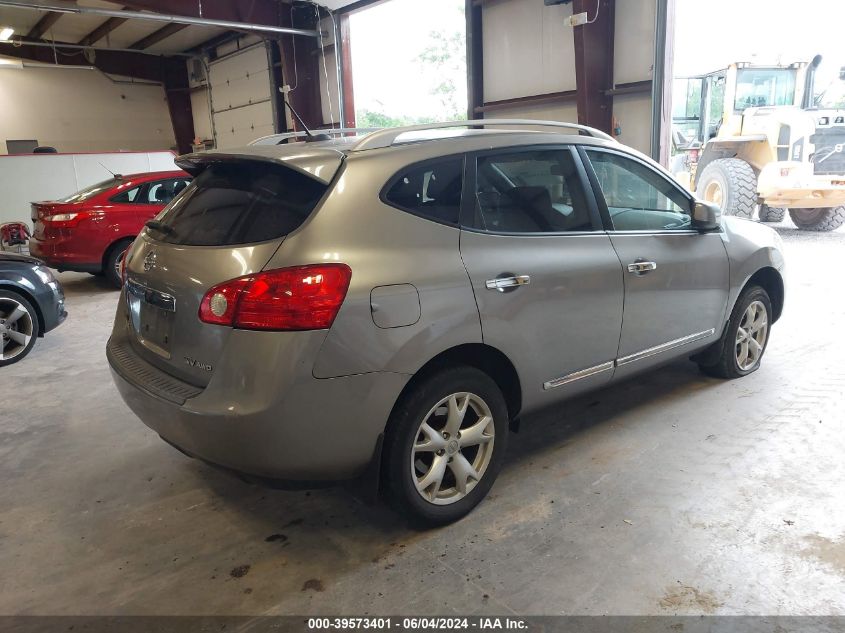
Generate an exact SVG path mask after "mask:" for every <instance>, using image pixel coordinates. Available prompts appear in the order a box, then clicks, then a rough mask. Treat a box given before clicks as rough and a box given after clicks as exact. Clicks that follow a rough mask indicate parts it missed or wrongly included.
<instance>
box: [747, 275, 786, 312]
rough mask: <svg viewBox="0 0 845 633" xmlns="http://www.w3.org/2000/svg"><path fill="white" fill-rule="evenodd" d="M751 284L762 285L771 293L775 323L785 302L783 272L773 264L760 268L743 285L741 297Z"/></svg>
mask: <svg viewBox="0 0 845 633" xmlns="http://www.w3.org/2000/svg"><path fill="white" fill-rule="evenodd" d="M749 286H760V287H761V288H763V290H765V291H766V293H767V294H768V295H769V299H771V301H772V312H773V314H772V323H775V322H776V321H777V320H778V319H779V318H780V316H781V314H782V313H783V304H784V299H785V296H784V292H785V290H784V284H783V277H782V276H781V274H780V273H779V272H778V271H777V270H776V269H775V268H773V267H772V266H766V267H764V268H761V269H759V270H758V271H757V272H755V273H754V274H753V275H751V277H749V278H748V281H746V282H745V284H744V285H743V287H742V290H741V291H740V293H739V295H738V297H741V296H742V293H743V292H745V290H746V289H747V288H748V287H749Z"/></svg>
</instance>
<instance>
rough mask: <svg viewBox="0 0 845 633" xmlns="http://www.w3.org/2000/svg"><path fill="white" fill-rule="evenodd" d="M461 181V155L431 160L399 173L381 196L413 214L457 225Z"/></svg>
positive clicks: (462, 179) (462, 162)
mask: <svg viewBox="0 0 845 633" xmlns="http://www.w3.org/2000/svg"><path fill="white" fill-rule="evenodd" d="M463 183H464V159H463V158H451V159H447V160H443V161H438V162H433V163H432V162H430V163H426V164H424V165H418V166H415V167H411V168H410V169H409V170H408V171H406V172H403V173H401V174H400V175H399V176H398V177H397V178H395V179H394V180H393V182H392V184H391V185H390V187H389V189H388V190H387V192H386V193H385V194H384V199H385V201H386V202H388V203H389V204H391V205H393V206H395V207H399V208H400V209H404V210H405V211H410V212H411V213H413V214H414V215H420V216H422V217H424V218H428V219H430V220H434V221H435V222H445V223H448V224H457V223H458V216H459V214H460V209H461V190H462V189H463Z"/></svg>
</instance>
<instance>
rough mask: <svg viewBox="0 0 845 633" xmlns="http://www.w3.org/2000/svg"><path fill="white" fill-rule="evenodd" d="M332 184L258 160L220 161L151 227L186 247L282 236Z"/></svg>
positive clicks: (161, 236)
mask: <svg viewBox="0 0 845 633" xmlns="http://www.w3.org/2000/svg"><path fill="white" fill-rule="evenodd" d="M327 188H328V186H327V185H325V184H324V183H321V182H318V181H317V180H314V179H313V178H311V177H309V176H306V175H304V174H302V173H300V172H298V171H295V170H293V169H290V168H289V167H285V166H282V165H275V164H271V163H266V162H260V161H238V162H227V163H217V164H214V165H210V166H209V167H207V168H206V169H205V170H204V171H203V172H202V173H200V174H199V175H198V176H197V177H196V178H195V179H194V181H193V182H192V183H191V185H190V186H189V187H188V189H187V190H186V191H185V193H184V195H182V196H180V197H179V198H177V199H176V200H175V201H174V202H173V204H172V205H171V206H170V207H168V208H167V209H166V210H165V211H164V213H163V214H162V215H161V216H159V218H158V220H159V222H160V223H161V225H162V226H161V227H159V228H155V229H150V230H151V231H152V232H153V234H154V235H155V238H156V239H157V240H159V241H162V242H166V243H170V244H178V245H182V246H230V245H237V244H252V243H256V242H265V241H268V240H273V239H278V238H280V237H284V236H285V235H287V234H288V233H290V232H291V231H294V230H295V229H297V228H298V227H299V226H300V225H301V224H302V223H303V222H304V221H305V219H306V218H307V217H308V215H309V214H310V213H311V211H313V210H314V208H315V207H316V206H317V203H318V202H319V201H320V199H321V198H322V196H323V194H324V193H325V192H326V189H327Z"/></svg>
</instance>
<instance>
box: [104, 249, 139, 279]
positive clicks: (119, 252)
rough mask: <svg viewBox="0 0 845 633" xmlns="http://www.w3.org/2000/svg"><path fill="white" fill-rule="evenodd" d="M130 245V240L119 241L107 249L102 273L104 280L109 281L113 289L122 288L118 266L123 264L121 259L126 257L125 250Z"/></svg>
mask: <svg viewBox="0 0 845 633" xmlns="http://www.w3.org/2000/svg"><path fill="white" fill-rule="evenodd" d="M131 244H132V240H121V241H120V242H118V243H117V244H114V245H113V246H112V247H111V248H110V249H109V254H108V256H107V257H106V262H105V266H104V267H103V273H104V274H105V276H106V279H108V280H109V283H110V284H111V285H113V286H114V287H115V288H120V287H121V286H123V279H121V278H120V265H121V263H122V262H123V258H124V257H125V256H126V249H128V248H129V246H130V245H131Z"/></svg>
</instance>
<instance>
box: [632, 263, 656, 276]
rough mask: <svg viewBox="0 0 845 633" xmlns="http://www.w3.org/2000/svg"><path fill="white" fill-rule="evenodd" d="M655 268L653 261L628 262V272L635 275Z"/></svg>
mask: <svg viewBox="0 0 845 633" xmlns="http://www.w3.org/2000/svg"><path fill="white" fill-rule="evenodd" d="M656 269H657V264H656V263H655V262H634V263H633V264H628V272H629V273H634V274H636V275H642V274H644V273H647V272H651V271H652V270H656Z"/></svg>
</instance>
